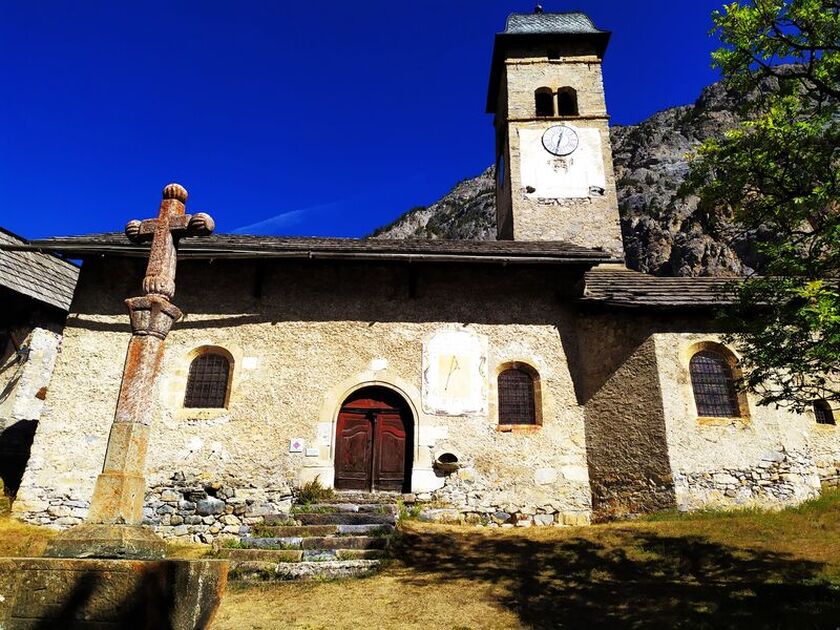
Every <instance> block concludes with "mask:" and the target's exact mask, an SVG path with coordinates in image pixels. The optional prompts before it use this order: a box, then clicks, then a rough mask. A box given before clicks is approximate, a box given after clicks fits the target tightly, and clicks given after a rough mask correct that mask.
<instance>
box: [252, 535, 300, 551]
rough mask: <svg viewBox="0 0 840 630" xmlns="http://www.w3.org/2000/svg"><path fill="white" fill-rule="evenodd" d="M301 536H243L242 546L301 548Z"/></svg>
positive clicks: (254, 547) (280, 548)
mask: <svg viewBox="0 0 840 630" xmlns="http://www.w3.org/2000/svg"><path fill="white" fill-rule="evenodd" d="M301 543H303V536H282V537H267V536H259V537H255V536H243V537H242V539H241V544H242V547H243V548H245V549H279V550H283V549H302V546H301Z"/></svg>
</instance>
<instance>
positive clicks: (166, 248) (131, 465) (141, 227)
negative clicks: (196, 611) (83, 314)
mask: <svg viewBox="0 0 840 630" xmlns="http://www.w3.org/2000/svg"><path fill="white" fill-rule="evenodd" d="M186 201H187V191H186V190H184V188H182V187H181V186H179V185H178V184H169V185H168V186H167V187H166V188H164V189H163V201H161V203H160V212H159V213H158V217H157V219H146V220H145V221H129V222H128V224H127V225H126V227H125V233H126V236H128V238H129V239H130V240H131V241H133V242H143V241H149V240H151V242H152V244H151V251H150V253H149V264H148V266H147V268H146V276H145V277H144V278H143V295H142V296H140V297H134V298H129V299H127V300H126V301H125V303H126V306H128V312H129V317H130V320H131V333H132V335H131V340H130V341H129V343H128V352H127V353H126V359H125V366H124V367H123V377H122V383H121V385H120V393H119V398H118V399H117V409H116V412H115V413H114V422H113V424H112V425H111V434H110V436H109V438H108V447H107V450H106V452H105V463H104V465H103V467H102V472H101V473H100V475H99V477H97V479H96V485H95V486H94V489H93V497H92V499H91V504H90V511H89V512H88V518H87V521H86V522H85V523H83V524H82V525H79V526H78V527H75V528H74V529H72V530H70V531H68V532H65V533H63V534H62V535H60V536H57V537H55V538H53V539H52V540H51V541H50V544H49V546H48V548H47V554H48V555H52V556H63V557H97V558H113V557H120V558H154V557H161V556H162V555H163V553H164V549H165V548H164V545H163V541H162V540H161V539H160V538H158V537H157V536H155V535H154V534H153V533H152V532H151V531H149V530H148V529H143V528H142V527H140V524H141V522H142V520H143V499H144V495H145V490H146V480H145V479H144V477H143V471H144V468H145V465H146V451H147V449H148V445H149V431H150V425H151V422H152V416H153V411H154V408H155V386H156V383H157V379H158V376H159V373H160V365H161V362H162V360H163V349H164V346H163V342H164V340H165V339H166V335H167V334H168V333H169V330H170V329H171V328H172V324H173V323H174V322H175V321H177V320H178V319H179V318H180V317H181V311H180V310H179V309H178V307H176V306H175V305H174V304H172V303H171V302H170V301H169V300H171V299H172V296H173V295H174V294H175V266H176V262H177V249H176V248H177V245H178V240H179V239H180V238H181V237H183V236H206V235H208V234H210V233H211V232H212V231H213V227H214V225H213V219H212V218H210V217H209V216H208V215H206V214H203V213H199V214H194V215H192V216H191V215H188V214H186V213H185V207H184V204H185V203H186Z"/></svg>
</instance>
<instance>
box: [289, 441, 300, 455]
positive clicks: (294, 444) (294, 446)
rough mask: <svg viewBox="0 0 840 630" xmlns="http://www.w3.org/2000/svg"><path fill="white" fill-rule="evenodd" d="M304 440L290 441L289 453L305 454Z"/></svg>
mask: <svg viewBox="0 0 840 630" xmlns="http://www.w3.org/2000/svg"><path fill="white" fill-rule="evenodd" d="M303 447H304V444H303V439H302V438H292V439H291V440H289V452H290V453H303Z"/></svg>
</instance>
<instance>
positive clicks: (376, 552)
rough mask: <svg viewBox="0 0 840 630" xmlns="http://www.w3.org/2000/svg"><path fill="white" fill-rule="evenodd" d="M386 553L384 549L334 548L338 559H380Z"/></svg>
mask: <svg viewBox="0 0 840 630" xmlns="http://www.w3.org/2000/svg"><path fill="white" fill-rule="evenodd" d="M304 553H306V552H304ZM386 555H387V551H385V550H384V549H336V550H335V557H336V558H338V559H339V560H370V559H380V558H384V557H385V556H386Z"/></svg>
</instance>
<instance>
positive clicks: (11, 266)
mask: <svg viewBox="0 0 840 630" xmlns="http://www.w3.org/2000/svg"><path fill="white" fill-rule="evenodd" d="M26 246H27V241H26V239H23V238H21V237H19V236H17V235H16V234H12V233H11V232H9V231H7V230H4V229H2V228H0V286H2V287H5V288H6V289H10V290H12V291H14V292H16V293H20V294H22V295H26V296H27V297H30V298H34V299H36V300H38V301H39V302H43V303H45V304H49V305H50V306H55V307H57V308H60V309H61V310H63V311H67V310H69V309H70V302H71V300H72V299H73V291H74V290H75V288H76V280H78V278H79V268H78V267H77V266H76V265H74V264H72V263H69V262H67V261H65V260H61V259H60V258H58V257H57V256H52V255H49V254H43V253H39V252H35V251H20V248H22V247H26Z"/></svg>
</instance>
